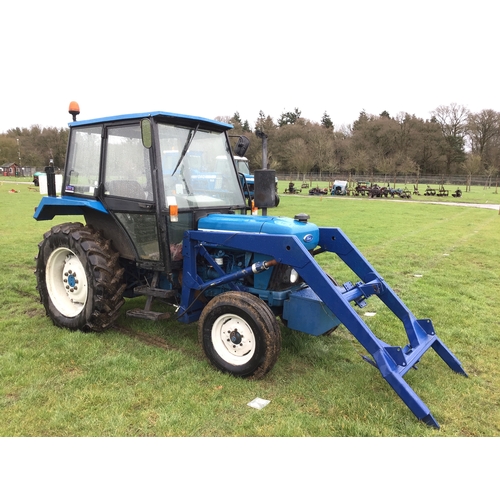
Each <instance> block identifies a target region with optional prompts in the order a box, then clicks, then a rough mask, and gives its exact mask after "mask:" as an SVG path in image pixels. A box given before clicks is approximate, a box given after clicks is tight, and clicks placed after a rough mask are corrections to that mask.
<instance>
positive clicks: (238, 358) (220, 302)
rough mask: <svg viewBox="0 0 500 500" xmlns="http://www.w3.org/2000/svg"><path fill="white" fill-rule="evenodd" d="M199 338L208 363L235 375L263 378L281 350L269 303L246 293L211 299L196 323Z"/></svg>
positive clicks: (278, 333) (235, 293)
mask: <svg viewBox="0 0 500 500" xmlns="http://www.w3.org/2000/svg"><path fill="white" fill-rule="evenodd" d="M198 338H199V341H200V343H201V345H202V348H203V351H204V353H205V355H206V356H207V358H208V360H209V361H210V363H211V364H212V365H213V366H215V368H217V369H218V370H220V371H222V372H225V373H230V374H232V375H235V376H237V377H251V378H253V379H259V378H262V377H263V376H264V375H265V374H266V373H268V372H269V370H271V368H272V367H273V366H274V364H275V363H276V361H277V359H278V355H279V352H280V349H281V331H280V328H279V325H278V323H277V321H276V317H275V315H274V314H273V312H272V311H271V309H270V308H269V306H268V305H267V304H266V303H265V302H264V301H263V300H261V299H259V298H258V297H256V296H254V295H252V294H250V293H245V292H226V293H223V294H221V295H218V296H217V297H215V298H214V299H212V300H211V301H210V302H209V303H208V304H207V306H206V307H205V308H204V310H203V312H202V314H201V316H200V319H199V322H198Z"/></svg>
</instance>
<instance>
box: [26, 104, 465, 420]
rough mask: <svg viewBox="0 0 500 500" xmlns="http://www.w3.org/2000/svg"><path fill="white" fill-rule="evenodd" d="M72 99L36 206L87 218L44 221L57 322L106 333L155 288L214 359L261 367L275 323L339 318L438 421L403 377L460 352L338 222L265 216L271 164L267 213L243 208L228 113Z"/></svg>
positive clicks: (396, 384) (277, 333) (43, 251)
mask: <svg viewBox="0 0 500 500" xmlns="http://www.w3.org/2000/svg"><path fill="white" fill-rule="evenodd" d="M72 105H73V107H72V108H71V109H72V110H71V109H70V112H72V114H73V116H74V121H73V122H72V123H70V136H69V143H68V152H67V157H66V165H65V170H64V176H63V183H62V186H63V188H62V193H61V196H56V195H55V187H54V181H53V175H51V172H48V173H47V178H48V190H49V191H48V194H49V195H48V196H46V197H44V198H42V200H41V203H40V204H39V206H38V207H37V209H36V211H35V215H34V217H35V219H37V220H50V219H52V218H53V217H54V216H57V215H79V216H83V217H84V219H85V225H84V224H81V223H65V224H61V225H57V226H55V227H53V228H52V229H51V230H50V231H48V232H47V233H46V234H45V235H44V239H43V240H42V242H41V243H40V244H39V252H38V256H37V266H36V276H37V288H38V291H39V293H40V298H41V302H42V303H43V305H44V307H45V310H46V313H47V315H48V316H49V317H50V318H51V319H52V321H53V322H54V324H55V325H57V326H61V327H66V328H70V329H74V330H83V331H101V330H103V329H105V328H107V327H109V326H110V325H112V324H113V322H114V321H115V320H116V319H117V317H118V315H119V313H120V307H121V306H122V305H123V303H124V301H125V299H126V298H128V297H135V296H138V295H145V296H146V297H147V299H146V302H145V306H144V308H143V309H132V310H129V311H127V314H128V315H130V316H134V317H139V318H145V319H151V320H161V319H164V317H165V314H164V313H161V312H156V311H154V309H153V307H154V301H155V299H161V300H163V301H164V302H167V303H168V304H171V305H172V306H173V308H174V311H175V313H174V314H175V316H176V318H177V320H178V321H180V322H184V323H191V322H195V321H197V322H198V336H199V340H200V344H201V346H202V349H203V351H204V353H205V355H206V357H207V359H208V360H209V361H210V363H211V364H212V365H213V366H214V367H215V368H217V369H218V370H220V371H223V372H226V373H230V374H232V375H235V376H239V377H247V378H254V379H258V378H261V377H263V376H264V375H265V374H266V373H268V372H269V370H271V369H272V367H273V366H274V364H275V363H276V361H277V359H278V356H279V352H280V347H281V328H280V322H281V323H283V324H285V325H286V326H287V327H288V328H290V329H293V330H297V331H301V332H303V333H305V334H309V335H313V336H319V335H323V334H328V333H331V332H333V331H334V330H335V328H336V327H337V326H338V325H339V324H343V325H344V326H345V327H346V328H347V329H348V330H349V331H350V332H351V334H352V335H353V336H354V337H355V338H356V339H357V341H358V342H359V343H360V344H361V345H362V346H363V348H364V349H365V350H366V355H365V356H364V358H365V359H366V360H367V361H369V362H370V363H371V364H372V365H374V366H375V367H376V368H378V370H379V371H380V373H381V374H382V377H383V378H384V379H385V380H386V381H387V382H388V383H389V385H390V386H391V387H392V388H393V389H394V391H395V392H396V393H397V394H398V395H399V397H400V398H401V399H402V400H403V402H404V403H405V404H406V405H407V406H408V407H409V409H410V410H411V411H412V412H413V413H414V415H415V416H416V417H417V418H418V419H419V420H422V421H423V422H425V423H426V424H428V425H431V426H434V427H439V425H438V423H437V421H436V420H435V418H434V417H433V416H432V414H431V412H430V410H429V409H428V408H427V406H426V405H425V404H424V403H423V402H422V401H421V400H420V398H419V397H418V396H417V395H416V394H415V392H414V391H413V390H412V389H411V388H410V386H409V385H408V384H407V383H406V381H405V380H404V375H405V374H406V373H407V371H408V370H409V369H410V368H412V367H415V365H416V364H417V363H418V362H419V360H420V359H421V357H422V356H423V354H424V353H425V352H426V351H427V350H428V349H429V348H431V347H432V348H433V349H434V350H435V352H436V353H437V354H438V355H439V356H440V357H441V358H442V359H443V360H444V361H445V362H446V363H447V364H448V366H449V367H450V368H451V369H452V370H453V371H455V372H457V373H460V374H463V375H466V374H465V371H464V369H463V368H462V365H461V364H460V362H459V361H458V359H457V358H456V357H455V356H454V355H453V354H452V352H451V351H450V350H449V349H448V348H447V347H446V346H445V345H444V343H443V342H442V341H441V340H440V339H439V338H438V337H437V335H436V333H435V331H434V327H433V325H432V322H431V321H430V320H429V319H417V318H416V317H415V316H414V315H413V314H412V313H411V311H410V310H409V309H408V308H407V307H406V306H405V304H404V303H403V302H402V301H401V300H400V298H399V297H398V296H397V295H396V294H395V293H394V291H393V290H392V289H391V288H390V286H389V285H388V284H387V283H386V282H385V281H384V279H383V278H382V277H381V276H380V275H379V274H378V273H377V272H376V270H375V269H374V268H373V267H372V266H371V264H370V263H369V262H368V261H367V260H366V259H365V258H364V257H363V255H362V254H361V252H360V251H359V250H358V249H357V248H356V247H355V246H354V245H353V244H352V242H351V241H350V240H349V239H348V238H347V236H346V235H345V234H344V233H343V232H342V231H341V230H340V229H339V228H334V227H331V228H328V227H318V226H317V225H315V224H313V223H311V222H309V220H308V219H309V216H308V215H306V214H298V215H296V216H295V217H294V218H293V219H292V218H288V217H276V216H269V215H267V208H270V207H273V206H274V205H275V202H276V201H275V200H276V198H275V189H274V184H275V172H274V171H272V170H267V169H265V168H264V169H262V170H257V171H256V172H255V185H256V188H255V204H256V205H257V206H259V207H262V214H263V215H257V216H256V215H252V205H251V204H250V197H249V196H247V198H246V201H245V193H244V191H243V189H242V185H243V184H242V183H241V182H240V179H239V177H238V171H237V168H236V166H235V163H234V159H233V153H234V154H235V155H237V156H244V153H245V147H247V146H242V144H244V141H243V142H242V143H238V144H237V146H236V148H235V151H234V152H233V151H232V148H231V144H230V142H229V141H230V140H229V135H228V132H229V131H230V129H231V128H232V127H231V126H230V125H228V124H226V123H220V122H216V121H213V120H207V119H204V118H199V117H193V116H185V115H178V114H173V113H165V112H152V113H142V114H134V115H120V116H114V117H107V118H102V119H96V120H87V121H79V122H76V114H77V112H75V109H78V108H76V107H75V103H72ZM78 111H79V110H78ZM319 254H332V255H336V256H338V257H339V258H340V259H341V260H342V261H343V262H344V264H345V265H346V266H347V267H348V268H350V270H351V271H352V272H353V273H354V274H355V275H356V277H357V278H356V279H357V280H359V281H355V282H354V283H353V282H346V283H343V284H338V283H337V282H336V281H335V279H334V278H332V277H330V276H329V275H328V274H327V273H326V272H325V271H324V270H323V269H322V268H321V267H320V265H319V264H318V262H317V261H316V258H315V257H316V256H317V255H319ZM372 296H376V297H378V298H379V299H380V300H381V301H382V302H383V303H384V304H385V305H386V306H387V308H388V310H390V311H391V312H392V313H393V314H394V315H395V316H396V317H397V318H398V319H399V320H400V321H401V323H402V328H403V329H404V331H405V333H406V336H407V339H408V340H407V343H405V345H401V346H397V345H396V346H393V345H389V344H388V343H386V342H384V341H383V340H381V339H379V338H378V337H377V336H376V335H375V334H374V333H373V332H372V331H371V329H370V328H369V327H368V326H367V324H366V322H365V321H364V320H363V319H362V317H361V315H360V314H359V313H358V311H357V309H358V308H359V307H363V306H364V305H365V304H366V300H367V299H369V298H370V297H372ZM278 318H279V320H278ZM165 324H166V325H168V324H169V323H165Z"/></svg>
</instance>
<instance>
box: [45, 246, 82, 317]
mask: <svg viewBox="0 0 500 500" xmlns="http://www.w3.org/2000/svg"><path fill="white" fill-rule="evenodd" d="M46 282H47V290H48V292H49V295H50V298H51V300H52V302H53V304H54V306H55V307H56V308H57V310H58V311H59V312H60V313H61V314H63V315H64V316H67V317H69V318H73V317H75V316H77V315H78V314H79V313H80V312H81V311H82V310H83V308H84V307H85V304H86V302H87V288H88V287H87V278H86V274H85V268H84V267H83V264H82V262H81V261H80V259H79V258H78V257H77V256H76V255H75V254H74V253H73V252H72V251H71V250H69V249H68V248H64V247H61V248H58V249H56V250H54V252H52V254H51V256H50V257H49V259H48V262H47V266H46Z"/></svg>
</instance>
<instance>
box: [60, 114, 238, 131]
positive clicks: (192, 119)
mask: <svg viewBox="0 0 500 500" xmlns="http://www.w3.org/2000/svg"><path fill="white" fill-rule="evenodd" d="M151 117H159V118H161V117H164V118H166V119H167V120H169V121H180V122H196V123H201V124H206V125H215V126H217V127H220V128H222V129H224V130H229V129H232V128H233V126H232V125H231V124H230V123H224V122H219V121H216V120H210V119H208V118H201V117H199V116H190V115H181V114H177V113H169V112H166V111H151V112H149V113H134V114H128V115H116V116H106V117H103V118H94V119H92V120H80V121H73V122H70V123H68V125H69V126H70V127H78V126H82V125H92V124H98V123H107V122H115V121H122V120H140V119H142V118H151Z"/></svg>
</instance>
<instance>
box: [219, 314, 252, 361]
mask: <svg viewBox="0 0 500 500" xmlns="http://www.w3.org/2000/svg"><path fill="white" fill-rule="evenodd" d="M212 345H213V347H214V349H215V351H216V352H217V354H218V355H219V356H220V357H221V358H222V359H223V360H224V361H225V362H227V363H230V364H231V365H235V366H241V365H244V364H245V363H248V361H249V360H250V359H251V358H252V356H253V355H254V353H255V349H256V343H255V335H254V333H253V330H252V328H251V327H250V325H249V324H248V323H247V322H246V321H245V320H244V319H243V318H241V317H240V316H238V315H236V314H223V315H221V316H219V317H218V318H217V320H216V321H215V322H214V324H213V326H212Z"/></svg>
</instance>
